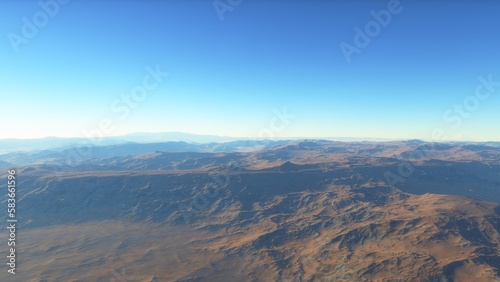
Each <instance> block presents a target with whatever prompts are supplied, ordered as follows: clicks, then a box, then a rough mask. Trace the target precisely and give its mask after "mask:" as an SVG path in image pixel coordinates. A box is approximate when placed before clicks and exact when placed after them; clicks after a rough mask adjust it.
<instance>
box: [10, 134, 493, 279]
mask: <svg viewBox="0 0 500 282" xmlns="http://www.w3.org/2000/svg"><path fill="white" fill-rule="evenodd" d="M127 152H130V154H128V153H127ZM69 156H71V149H67V148H64V149H61V150H50V151H35V152H23V153H9V154H6V155H2V156H0V162H2V161H3V162H5V163H7V165H12V166H15V167H16V168H17V170H18V171H17V174H18V177H19V178H18V179H19V180H18V181H19V182H18V187H19V188H18V194H17V200H18V211H17V213H18V217H19V223H18V228H19V231H18V237H19V238H18V240H19V246H18V260H19V264H18V274H16V280H12V277H11V276H9V274H8V273H7V272H6V271H4V272H2V273H0V280H1V281H500V278H499V277H500V276H499V275H500V234H499V232H500V148H499V147H496V146H494V144H493V145H492V144H444V143H426V142H422V141H419V140H410V141H398V142H384V143H380V142H334V141H325V140H299V141H268V142H229V143H221V144H219V143H211V144H210V145H207V144H204V145H196V144H188V143H178V142H171V143H151V144H147V145H144V144H120V145H110V146H108V147H104V148H100V147H98V148H94V149H93V150H92V152H91V153H90V154H88V155H86V157H85V158H81V159H75V158H71V157H69ZM6 178H7V175H6V171H5V172H3V173H1V174H0V179H6ZM6 184H7V181H4V182H3V183H2V184H0V188H1V189H3V191H5V190H6ZM4 199H5V198H3V199H2V202H1V206H2V209H6V201H5V200H4ZM0 216H1V215H0ZM1 220H3V221H5V220H6V218H5V217H3V218H2V219H1ZM6 239H7V231H6V230H2V237H1V238H0V240H1V242H0V252H2V253H7V245H6V242H5V240H6ZM9 279H10V280H9Z"/></svg>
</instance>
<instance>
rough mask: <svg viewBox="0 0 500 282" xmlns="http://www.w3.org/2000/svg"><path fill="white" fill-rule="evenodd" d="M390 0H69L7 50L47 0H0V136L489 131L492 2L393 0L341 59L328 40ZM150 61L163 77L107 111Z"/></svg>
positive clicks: (344, 37) (498, 77)
mask: <svg viewBox="0 0 500 282" xmlns="http://www.w3.org/2000/svg"><path fill="white" fill-rule="evenodd" d="M53 1H55V0H52V1H47V0H42V1H41V2H42V3H46V2H53ZM236 2H237V1H236V0H230V2H228V1H226V0H221V3H225V5H228V4H227V3H233V4H235V3H236ZM389 2H390V1H358V0H350V1H326V0H325V1H311V0H309V1H284V0H283V1H269V0H268V1H264V0H243V1H242V2H241V4H239V5H236V6H234V7H232V10H231V11H227V12H225V13H224V14H223V16H224V19H223V20H221V18H220V17H219V15H218V13H217V11H216V9H215V7H214V5H213V2H212V1H210V0H204V1H187V0H179V1H145V0H141V1H120V2H119V3H118V1H83V0H73V1H70V2H69V3H67V4H64V5H63V4H60V6H59V8H58V11H56V12H55V13H53V15H51V16H48V17H47V18H48V20H47V21H46V25H45V26H41V27H39V28H38V31H37V32H35V33H34V35H33V34H29V33H28V34H27V35H29V36H30V37H31V38H28V39H26V41H25V42H24V43H19V41H16V42H17V43H19V44H18V45H17V47H16V46H14V45H15V44H14V45H13V44H12V42H14V41H13V40H12V38H13V36H18V37H16V38H17V39H19V37H21V36H23V37H24V35H23V25H25V23H23V20H22V19H23V17H26V18H27V19H28V21H30V22H33V16H34V15H38V17H35V20H37V21H38V22H40V21H41V22H42V23H43V20H44V18H43V13H45V12H43V9H42V8H41V6H40V4H39V2H37V1H1V2H0V19H1V21H2V23H1V25H0V34H1V35H2V39H1V40H0V58H1V64H0V95H1V98H2V99H1V103H2V110H1V112H0V138H35V137H45V136H61V137H69V136H72V137H83V136H85V132H94V133H95V132H96V130H100V129H99V124H100V123H101V122H103V121H107V122H108V123H111V124H112V128H111V129H109V130H108V131H107V132H106V133H105V135H121V134H125V133H130V132H166V131H182V132H189V133H199V134H215V135H226V136H236V137H258V136H259V134H260V135H262V133H263V132H267V134H269V130H271V131H272V134H273V135H274V136H276V137H374V138H406V139H410V138H419V139H432V138H433V136H432V134H433V132H436V130H437V129H438V130H441V131H442V132H443V133H444V134H446V137H439V138H440V139H444V140H472V141H481V140H491V141H500V130H499V129H498V128H499V122H500V110H499V109H500V86H499V85H498V83H497V84H494V85H495V86H494V87H493V91H492V92H491V93H488V91H487V88H485V87H482V88H481V86H479V85H481V84H480V82H479V80H478V77H480V76H483V77H484V78H485V79H487V78H488V76H489V75H491V76H492V80H493V81H498V82H500V52H499V50H500V37H499V36H498V31H499V28H500V17H499V16H498V15H499V12H500V2H499V1H418V0H413V1H401V2H400V7H401V8H400V9H402V10H401V12H400V13H398V14H392V16H391V20H390V22H389V23H388V24H387V26H385V27H381V29H380V32H379V33H378V34H376V35H374V37H373V38H371V41H370V42H369V44H368V45H367V46H366V47H364V48H360V53H355V54H352V56H351V57H350V58H351V62H350V63H349V62H347V60H346V57H345V56H344V55H343V52H342V51H341V48H340V47H339V44H340V43H341V42H345V43H347V44H350V45H352V46H355V43H354V37H355V35H356V31H355V28H356V27H359V28H360V29H362V30H364V29H365V26H366V25H367V24H368V23H370V21H373V20H374V18H373V16H372V15H371V14H370V11H372V10H373V11H375V12H378V11H381V10H387V7H388V3H389ZM236 4H237V3H236ZM25 29H26V28H25ZM13 34H14V35H13ZM16 48H17V49H18V52H16V51H15V49H16ZM148 66H150V67H151V68H153V69H155V68H156V67H157V66H159V68H160V69H161V71H162V72H168V73H169V76H168V77H166V78H165V79H164V80H163V82H162V83H161V84H159V85H158V87H156V88H155V89H153V90H151V91H148V94H147V97H146V98H145V99H144V101H141V102H138V103H137V105H136V108H134V109H132V108H130V107H129V106H127V107H129V110H130V111H129V114H127V115H125V113H124V110H123V108H122V111H117V109H116V107H119V106H123V105H122V104H116V103H121V102H116V101H117V100H118V101H119V100H120V97H121V96H122V95H129V94H130V93H131V91H132V89H134V87H136V86H141V85H142V83H143V78H144V77H145V76H146V75H147V74H148V71H147V70H146V68H147V67H148ZM478 87H480V93H482V95H486V94H489V97H487V98H484V96H483V98H484V99H482V100H480V99H478V98H477V97H476V96H474V95H475V93H476V92H475V91H476V88H478ZM490 89H491V87H490ZM476 102H477V103H476ZM464 103H466V104H467V103H468V105H467V107H466V108H468V110H467V109H465V110H462V113H458V112H457V111H458V110H457V109H458V108H456V109H455V108H454V107H455V106H454V105H457V106H459V107H463V104H464ZM474 103H476V104H474ZM113 105H114V106H115V108H114V109H113ZM283 108H286V110H287V112H289V113H290V114H293V115H294V116H295V117H294V118H293V119H290V120H289V123H288V124H287V125H285V126H282V125H283V124H282V123H281V121H280V120H279V119H277V118H276V114H275V111H276V110H278V111H282V110H283ZM270 123H271V126H270ZM273 125H274V126H273ZM266 136H267V135H266Z"/></svg>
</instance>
